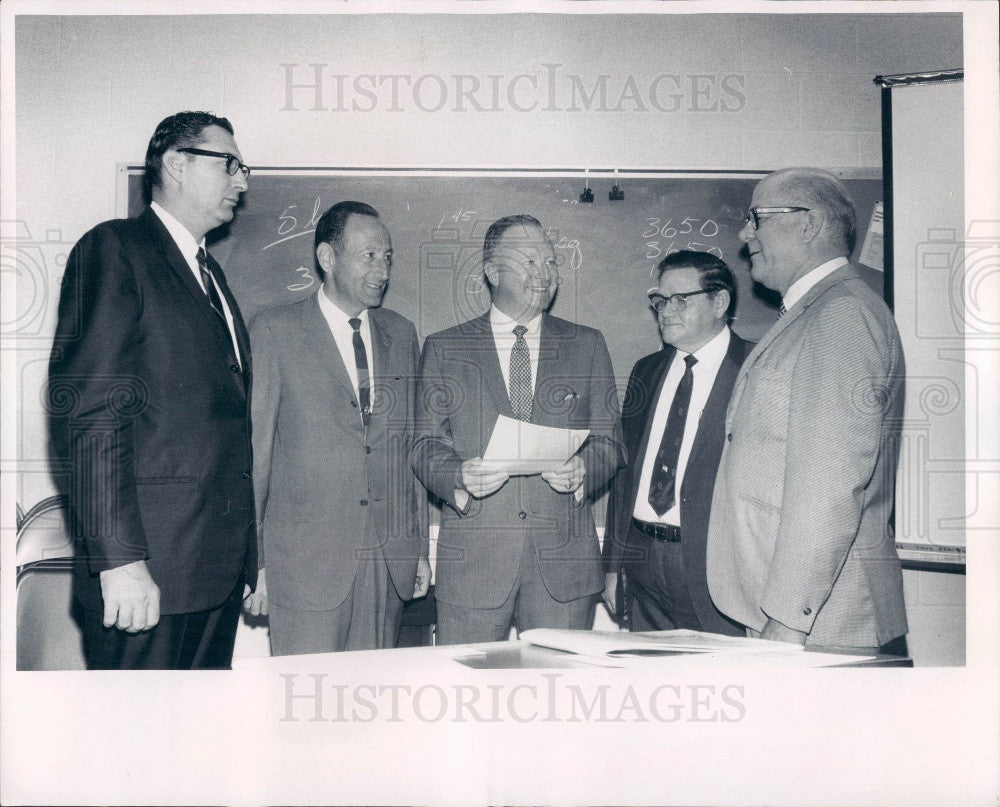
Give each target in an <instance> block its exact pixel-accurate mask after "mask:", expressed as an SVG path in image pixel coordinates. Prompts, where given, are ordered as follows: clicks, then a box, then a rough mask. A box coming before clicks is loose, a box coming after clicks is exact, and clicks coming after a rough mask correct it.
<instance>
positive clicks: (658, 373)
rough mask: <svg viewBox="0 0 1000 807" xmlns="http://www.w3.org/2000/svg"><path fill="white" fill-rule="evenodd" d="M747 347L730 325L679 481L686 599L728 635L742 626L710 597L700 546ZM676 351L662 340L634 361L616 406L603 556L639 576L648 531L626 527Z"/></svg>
mask: <svg viewBox="0 0 1000 807" xmlns="http://www.w3.org/2000/svg"><path fill="white" fill-rule="evenodd" d="M752 349H753V344H752V343H750V342H746V341H744V340H743V339H740V338H739V337H738V336H737V335H736V334H735V333H734V334H731V335H730V340H729V349H728V350H727V351H726V355H725V357H724V358H723V360H722V364H721V365H720V367H719V373H718V375H716V377H715V383H714V384H713V385H712V391H711V392H710V393H709V396H708V401H707V402H706V404H705V409H704V410H703V411H702V414H701V419H700V420H699V422H698V431H697V433H696V434H695V438H694V443H693V444H692V446H691V454H690V456H689V457H688V461H687V465H686V466H685V469H684V481H683V483H682V485H681V498H680V507H681V532H682V538H681V550H682V552H683V556H684V570H685V572H686V575H687V586H688V591H689V592H690V594H691V601H692V604H693V606H694V610H695V613H696V614H697V615H698V619H699V620H700V622H701V624H702V627H703V628H704V629H705V630H707V631H712V632H714V633H725V634H730V635H741V634H743V633H744V631H743V630H742V628H741V627H740V626H738V625H737V623H735V622H733V621H732V620H730V619H729V618H728V617H726V616H725V615H724V614H722V613H721V612H719V611H718V609H716V607H715V605H714V604H713V603H712V598H711V596H710V595H709V592H708V581H707V579H706V574H705V547H706V544H707V539H708V518H709V513H710V511H711V507H712V491H713V489H714V487H715V472H716V470H717V469H718V467H719V458H720V457H721V456H722V447H723V445H724V444H725V436H726V407H727V406H728V404H729V396H730V394H731V393H732V391H733V384H734V383H735V382H736V376H737V374H738V373H739V369H740V366H741V365H742V364H743V360H744V359H745V358H746V357H747V355H748V354H749V353H750V351H751V350H752ZM676 352H677V351H676V350H675V349H674V348H673V347H670V346H667V347H665V348H664V349H663V350H660V351H658V352H656V353H652V354H650V355H649V356H646V357H644V358H642V359H639V361H638V362H636V365H635V367H634V368H633V369H632V375H631V376H630V378H629V382H628V388H627V390H626V392H625V403H624V405H623V409H622V432H623V434H624V437H625V449H626V451H627V452H628V457H629V467H628V468H627V469H626V470H624V471H622V472H621V473H620V474H618V476H617V477H616V478H615V482H614V485H613V488H612V495H611V498H610V501H609V504H610V506H609V513H608V529H607V535H606V536H605V539H604V556H605V560H606V568H607V570H608V571H619V570H620V569H621V568H622V564H623V562H624V563H625V565H626V571H627V572H628V573H629V574H630V575H635V576H636V577H638V578H639V579H640V580H641V577H642V565H643V563H644V562H645V560H646V559H647V556H648V555H647V550H648V547H649V544H650V542H651V541H652V540H654V539H653V538H650V537H649V536H647V535H645V534H643V533H639V532H638V531H636V530H632V531H631V535H630V530H629V528H630V525H631V522H632V513H633V511H634V509H635V497H636V493H637V491H638V488H639V477H640V476H641V474H642V466H643V462H644V461H645V457H646V448H647V446H648V445H649V439H650V435H649V430H650V426H651V424H652V420H653V414H654V413H655V411H656V404H657V401H658V400H659V398H660V389H661V388H662V386H663V380H664V378H665V377H666V375H667V370H668V369H669V368H670V362H671V361H672V360H673V358H674V355H675V354H676ZM659 438H660V435H657V436H656V439H657V440H659Z"/></svg>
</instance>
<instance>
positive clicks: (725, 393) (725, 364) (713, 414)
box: [685, 333, 745, 479]
mask: <svg viewBox="0 0 1000 807" xmlns="http://www.w3.org/2000/svg"><path fill="white" fill-rule="evenodd" d="M744 344H745V343H744V342H743V340H742V339H740V338H739V337H738V336H737V335H736V334H734V333H731V334H730V335H729V349H728V350H726V355H725V356H723V358H722V364H720V365H719V372H718V373H717V374H716V376H715V382H714V383H713V384H712V391H711V392H709V394H708V400H707V401H706V402H705V408H704V409H703V410H702V413H701V418H700V419H699V421H698V431H697V432H695V436H694V443H693V444H692V445H691V454H690V455H689V456H688V467H691V466H692V465H694V464H697V462H698V455H699V454H700V453H701V452H702V450H704V448H705V446H706V445H707V444H708V442H709V433H710V432H712V431H715V430H719V429H723V428H724V424H725V422H726V409H727V407H728V406H729V397H730V394H731V392H732V389H733V385H734V384H735V383H736V377H737V376H738V375H739V372H740V366H741V365H742V363H743V356H744ZM686 478H687V477H686V476H685V479H686Z"/></svg>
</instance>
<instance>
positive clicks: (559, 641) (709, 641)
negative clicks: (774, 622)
mask: <svg viewBox="0 0 1000 807" xmlns="http://www.w3.org/2000/svg"><path fill="white" fill-rule="evenodd" d="M520 639H521V641H523V642H527V643H528V644H532V645H535V646H538V647H547V648H551V649H554V650H562V651H565V652H568V653H575V654H577V655H578V656H580V657H581V660H592V661H593V663H596V664H598V665H600V666H630V667H631V666H637V665H640V664H644V663H645V664H649V663H655V662H657V661H663V660H664V659H667V658H669V659H670V664H672V665H673V664H676V663H678V662H681V661H685V660H687V661H692V662H698V663H711V664H726V665H730V664H731V665H743V664H754V665H757V664H769V663H774V664H781V665H782V666H789V667H825V666H830V665H834V664H849V663H851V662H854V661H860V660H862V659H865V658H870V657H869V656H848V655H841V654H833V653H815V652H809V653H805V652H803V647H802V646H801V645H797V644H790V643H788V642H775V641H770V640H767V639H751V638H748V637H744V636H722V635H720V634H716V633H703V632H699V631H693V630H665V631H648V632H643V633H628V632H625V631H594V630H589V631H588V630H559V629H554V628H535V629H533V630H526V631H524V632H523V633H521V635H520Z"/></svg>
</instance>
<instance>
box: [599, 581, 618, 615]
mask: <svg viewBox="0 0 1000 807" xmlns="http://www.w3.org/2000/svg"><path fill="white" fill-rule="evenodd" d="M617 590H618V572H607V573H606V574H605V575H604V593H603V594H601V599H603V600H604V604H605V605H606V606H608V610H609V611H610V612H611V616H615V615H616V614H617V611H616V610H615V605H617V603H616V601H615V592H616V591H617Z"/></svg>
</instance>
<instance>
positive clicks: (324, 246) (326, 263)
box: [316, 241, 337, 276]
mask: <svg viewBox="0 0 1000 807" xmlns="http://www.w3.org/2000/svg"><path fill="white" fill-rule="evenodd" d="M316 261H317V263H319V265H320V266H321V267H323V271H324V272H326V274H327V275H328V276H329V275H331V274H333V269H334V267H335V266H336V264H337V257H336V254H335V253H334V251H333V247H332V246H330V245H329V244H328V243H326V241H323V242H321V243H319V244H317V245H316Z"/></svg>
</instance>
